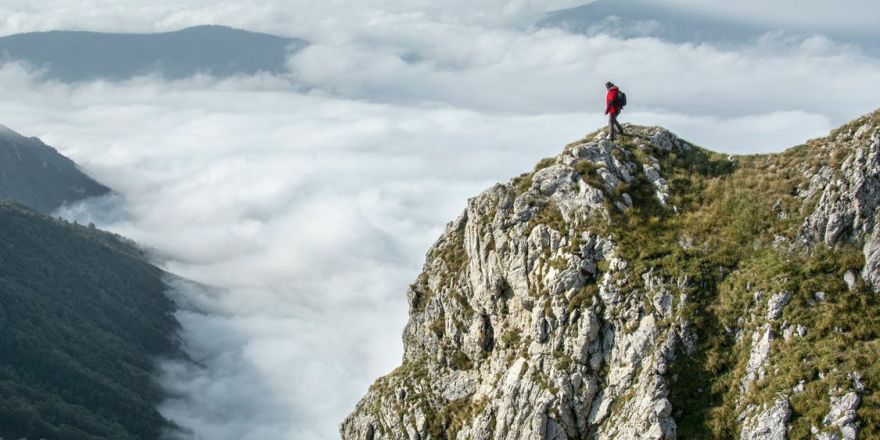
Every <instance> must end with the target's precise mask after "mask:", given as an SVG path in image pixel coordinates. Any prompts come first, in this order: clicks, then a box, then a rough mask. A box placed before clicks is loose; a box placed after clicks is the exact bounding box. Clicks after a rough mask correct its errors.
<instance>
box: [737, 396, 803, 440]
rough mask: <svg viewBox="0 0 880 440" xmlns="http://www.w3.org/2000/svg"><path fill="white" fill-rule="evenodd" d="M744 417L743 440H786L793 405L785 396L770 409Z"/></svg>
mask: <svg viewBox="0 0 880 440" xmlns="http://www.w3.org/2000/svg"><path fill="white" fill-rule="evenodd" d="M752 412H753V414H751V415H749V416H746V417H744V420H743V422H742V431H740V437H739V438H740V439H741V440H785V439H787V438H788V429H787V426H786V424H787V423H788V420H789V419H790V418H791V404H790V403H789V402H788V398H786V397H785V396H779V397H778V398H777V399H776V401H775V402H774V403H773V405H771V406H770V407H768V408H764V409H762V410H761V411H759V412H758V411H755V408H752Z"/></svg>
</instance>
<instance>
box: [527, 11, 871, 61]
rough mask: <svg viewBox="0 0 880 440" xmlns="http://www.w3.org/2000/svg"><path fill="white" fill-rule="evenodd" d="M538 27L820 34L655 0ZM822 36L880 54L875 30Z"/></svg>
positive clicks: (592, 31)
mask: <svg viewBox="0 0 880 440" xmlns="http://www.w3.org/2000/svg"><path fill="white" fill-rule="evenodd" d="M537 26H538V27H544V28H561V29H565V30H567V31H569V32H573V33H579V34H585V35H589V36H594V35H600V34H604V35H611V36H613V37H617V38H623V39H629V38H640V37H653V38H658V39H661V40H665V41H669V42H673V43H703V42H705V43H713V44H719V45H722V46H723V45H737V44H743V43H749V42H754V41H756V40H757V39H758V38H759V37H760V36H761V35H764V34H766V33H768V32H774V31H782V32H784V33H785V34H786V35H788V36H793V37H807V36H809V35H812V34H816V33H817V32H816V31H815V30H807V29H800V28H796V27H784V26H771V25H768V24H755V23H748V22H744V21H741V20H736V19H734V18H726V17H718V16H711V15H707V14H705V13H700V12H697V11H693V10H689V9H688V8H686V7H683V6H681V5H675V4H670V2H662V1H656V0H598V1H595V2H593V3H589V4H586V5H582V6H577V7H574V8H569V9H561V10H558V11H552V12H549V13H548V14H547V16H546V17H545V18H544V19H543V20H542V21H540V22H539V23H538V24H537ZM824 35H826V36H827V37H829V38H831V39H833V40H835V41H838V42H842V43H848V44H852V45H855V46H858V47H859V48H861V49H862V50H863V51H864V52H865V53H867V54H869V55H873V56H880V42H878V40H880V39H878V35H877V34H872V35H861V34H858V33H847V32H824Z"/></svg>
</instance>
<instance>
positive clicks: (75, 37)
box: [0, 25, 307, 82]
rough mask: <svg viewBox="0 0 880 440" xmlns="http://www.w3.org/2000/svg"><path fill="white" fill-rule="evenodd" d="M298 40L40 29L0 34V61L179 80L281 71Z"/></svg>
mask: <svg viewBox="0 0 880 440" xmlns="http://www.w3.org/2000/svg"><path fill="white" fill-rule="evenodd" d="M306 44H307V43H306V42H305V40H301V39H298V38H287V37H280V36H277V35H271V34H265V33H258V32H250V31H245V30H242V29H235V28H231V27H227V26H219V25H203V26H193V27H188V28H184V29H181V30H177V31H170V32H161V33H140V34H135V33H107V32H90V31H59V30H56V31H44V32H29V33H23V34H13V35H7V36H5V37H0V55H2V57H0V61H2V60H5V61H7V62H9V61H23V62H25V63H27V64H29V65H31V66H33V67H35V68H37V69H39V70H41V76H42V77H43V78H45V79H50V80H60V81H65V82H80V81H90V80H96V79H106V80H114V81H118V80H124V79H128V78H132V77H135V76H140V75H149V74H159V75H160V76H162V77H165V78H168V79H180V78H185V77H189V76H193V75H196V74H209V75H214V76H218V77H231V76H235V75H245V74H248V75H249V74H256V73H259V72H268V73H273V74H279V73H284V72H285V71H286V69H287V68H286V65H285V63H286V60H287V56H288V54H290V53H293V52H295V51H297V50H300V49H302V48H303V47H304V46H305V45H306Z"/></svg>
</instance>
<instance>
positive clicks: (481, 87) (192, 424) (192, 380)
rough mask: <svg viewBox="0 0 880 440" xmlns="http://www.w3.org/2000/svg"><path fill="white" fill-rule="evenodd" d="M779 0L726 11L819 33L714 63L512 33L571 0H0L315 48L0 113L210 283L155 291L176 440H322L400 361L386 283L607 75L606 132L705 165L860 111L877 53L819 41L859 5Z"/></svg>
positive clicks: (18, 83) (35, 18) (698, 52)
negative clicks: (168, 322) (634, 134)
mask: <svg viewBox="0 0 880 440" xmlns="http://www.w3.org/2000/svg"><path fill="white" fill-rule="evenodd" d="M669 1H675V2H677V3H682V4H685V3H686V4H687V5H686V7H699V8H703V9H705V10H706V11H707V13H712V14H731V13H734V11H732V10H729V9H726V8H725V7H724V6H718V3H720V2H711V3H710V4H711V5H713V6H699V5H697V4H696V2H692V1H689V0H669ZM794 3H795V2H776V3H774V4H773V5H772V6H765V2H758V1H745V2H737V3H736V4H737V7H738V9H737V12H736V13H737V14H741V16H742V17H744V19H749V20H758V19H765V18H766V17H780V18H779V20H788V19H789V18H788V17H789V16H791V17H796V18H792V20H796V21H797V22H798V23H799V24H801V25H803V26H805V27H807V28H809V29H815V33H816V34H817V35H814V36H813V37H810V38H808V39H797V40H791V39H788V38H785V37H784V36H779V35H768V36H766V37H765V38H762V39H760V40H759V41H758V42H756V43H754V44H750V45H748V46H747V47H742V48H738V49H736V50H732V49H719V48H716V47H713V46H711V45H705V44H682V45H675V44H670V43H665V42H662V41H657V40H653V39H637V40H628V41H623V40H617V39H614V38H610V37H606V36H601V35H600V36H596V37H591V38H587V37H584V36H579V35H571V34H567V33H565V32H562V31H559V30H552V29H549V30H536V29H534V28H532V27H530V24H531V23H533V22H534V21H535V20H537V19H539V18H540V17H541V16H542V14H543V12H544V11H545V10H549V9H556V8H563V7H569V6H574V5H576V4H578V2H574V1H550V2H548V1H540V2H539V1H526V0H522V1H501V0H489V1H483V2H479V3H474V2H471V1H464V0H455V1H448V2H436V1H427V0H419V1H408V2H403V1H378V0H373V1H366V2H358V4H357V5H352V4H351V2H343V1H339V0H331V1H320V2H318V1H302V0H301V1H277V0H276V1H272V0H268V1H264V2H259V4H256V5H255V4H250V3H246V2H239V1H221V2H216V1H207V0H181V1H175V2H164V1H162V0H158V1H154V2H151V3H144V2H141V1H134V0H116V1H112V2H110V1H97V0H64V1H61V0H48V1H45V2H32V1H23V0H5V1H4V2H3V3H2V4H0V34H9V33H15V32H24V31H33V30H48V29H86V30H101V31H126V32H144V31H165V30H174V29H179V28H181V27H185V26H189V25H196V24H225V25H232V26H237V27H241V28H245V29H248V30H256V31H264V32H272V33H277V34H282V35H287V36H298V37H303V38H307V39H309V40H310V41H312V42H313V45H312V46H311V47H309V48H308V49H306V50H304V51H302V52H300V53H299V54H297V55H296V56H294V57H292V58H291V59H290V60H288V65H289V66H290V72H289V73H288V74H286V75H281V76H278V77H273V76H265V75H264V76H254V77H242V78H235V79H228V80H222V81H221V80H215V79H211V78H205V77H196V78H189V79H185V80H180V81H174V82H168V81H163V80H160V79H158V78H155V77H143V78H136V79H132V80H130V81H125V82H120V83H108V82H95V83H88V84H78V85H70V84H59V83H46V82H44V81H42V80H41V79H40V77H39V72H38V71H36V70H35V69H33V68H32V67H29V66H22V65H18V64H6V65H4V66H2V67H0V123H3V124H5V125H8V126H10V127H11V128H13V129H15V130H17V131H19V132H21V133H23V134H25V135H28V136H39V137H41V138H42V139H43V140H44V141H46V142H47V143H49V144H51V145H53V146H55V147H56V148H58V149H59V150H60V151H61V152H62V153H64V154H66V155H68V156H70V157H72V158H73V159H74V160H76V161H77V162H78V163H79V164H81V165H82V166H83V168H84V169H86V170H87V171H88V172H89V173H91V174H92V175H94V176H95V177H96V178H98V180H100V181H102V182H103V183H105V184H107V185H109V186H111V187H113V188H114V189H116V190H117V192H118V194H119V196H118V197H116V198H114V199H112V200H102V201H99V202H95V203H90V204H88V205H85V206H77V207H72V208H71V209H69V210H67V211H66V212H65V215H67V216H70V217H73V218H79V219H81V220H83V221H90V220H94V221H95V222H96V223H98V225H100V226H102V227H104V228H107V229H110V230H113V231H116V232H119V233H122V234H124V235H126V236H129V237H131V238H133V239H135V240H137V241H138V242H140V243H142V244H143V245H144V246H147V247H148V248H150V249H151V250H152V251H153V252H154V254H155V258H156V261H157V263H158V264H161V265H162V266H163V267H165V268H166V269H168V270H170V271H172V272H174V273H176V274H178V275H180V276H182V277H185V278H188V279H190V280H194V281H196V282H199V283H204V284H206V285H210V286H212V287H211V288H208V289H203V288H200V287H197V286H194V285H192V284H188V283H184V282H173V286H174V290H173V292H172V294H173V295H174V296H175V298H177V299H178V301H179V302H180V304H181V305H182V306H184V308H183V310H182V311H181V312H180V313H179V319H180V320H181V322H182V323H183V325H184V334H183V336H184V339H185V342H186V344H187V345H186V348H187V350H188V351H189V352H190V354H191V355H192V356H193V357H194V358H195V359H197V360H198V361H199V362H200V367H195V366H192V365H183V364H178V363H170V362H166V363H164V364H163V365H164V366H163V374H162V377H161V380H162V382H163V384H165V385H166V386H167V387H168V388H169V390H171V391H173V392H174V398H171V399H169V400H168V401H167V402H166V403H165V404H163V406H162V408H161V409H162V411H163V413H164V414H165V415H166V416H168V417H170V418H172V419H173V420H174V421H175V422H177V423H178V424H180V425H181V426H183V427H185V428H187V429H189V430H190V431H191V432H192V436H191V438H195V439H210V440H215V439H220V440H224V439H230V440H232V439H235V440H238V439H254V440H256V439H267V438H273V439H274V438H278V439H331V438H337V437H338V434H337V426H338V423H339V422H340V421H341V420H342V419H343V418H344V417H345V415H347V413H349V412H350V411H351V410H352V409H353V407H354V405H355V403H356V401H357V399H358V398H359V397H360V396H362V395H363V394H364V392H365V391H366V388H367V386H368V385H369V384H370V383H371V382H372V381H373V380H374V379H375V378H376V377H378V376H380V375H382V374H385V373H387V372H389V371H390V370H391V369H392V368H394V367H395V366H396V365H397V364H398V363H399V361H400V354H401V353H402V348H401V342H400V335H401V332H402V330H403V325H404V323H405V320H406V302H405V290H406V286H407V285H408V284H409V283H410V282H412V281H413V280H414V279H415V277H416V275H417V274H418V271H419V268H420V266H421V264H422V262H423V260H424V254H425V251H426V250H427V247H428V246H429V245H430V244H431V243H432V242H433V241H434V240H435V239H436V238H437V236H438V235H439V233H440V231H441V230H442V228H443V226H444V225H445V223H446V222H448V221H450V220H452V219H453V218H454V217H455V216H457V215H458V214H459V213H460V212H461V210H462V209H463V208H464V206H465V203H466V199H467V198H468V197H471V196H474V195H476V194H478V193H479V192H480V191H482V190H483V189H485V188H487V187H489V186H490V185H491V184H492V183H494V182H496V181H502V180H507V179H508V178H510V177H512V176H515V175H518V174H519V173H521V172H524V171H527V170H529V169H531V168H532V166H533V165H534V163H536V162H537V161H538V160H539V159H540V158H542V157H546V156H551V155H555V154H557V153H558V152H559V151H560V150H561V148H562V146H563V145H565V144H567V143H569V142H571V141H573V140H575V139H577V138H579V137H581V136H583V135H584V134H585V133H588V132H591V131H593V130H595V129H597V128H599V127H601V126H602V125H603V124H604V122H605V120H604V118H603V115H602V110H603V103H602V99H603V98H604V88H603V84H604V82H605V81H606V80H608V79H612V80H614V81H616V82H617V83H619V84H621V85H622V86H623V87H624V89H625V90H626V91H627V94H628V96H629V100H630V105H629V106H628V107H627V109H626V111H625V112H624V113H623V115H622V116H621V119H622V121H623V122H636V123H639V124H644V125H652V124H659V125H663V126H666V127H669V128H671V129H673V130H674V131H676V132H677V133H678V134H679V135H681V136H682V137H685V138H688V139H690V140H692V141H695V142H697V143H699V144H702V145H704V146H706V147H709V148H712V149H716V150H720V151H725V152H729V153H742V152H766V151H779V150H781V149H783V148H785V147H787V146H791V145H795V144H798V143H800V142H803V141H804V140H806V139H808V138H811V137H816V136H821V135H824V134H826V133H827V132H828V130H830V129H831V128H833V127H835V126H837V125H839V124H841V123H844V122H846V121H848V120H850V119H853V118H855V117H857V116H858V115H860V114H863V113H866V112H868V111H871V110H874V109H875V108H877V107H880V91H878V88H877V87H876V85H877V84H878V83H880V60H877V59H875V58H871V57H868V56H865V55H864V54H862V53H861V52H859V51H858V50H856V49H854V48H852V47H845V46H841V45H839V44H837V43H835V42H834V41H831V40H829V39H827V38H824V37H823V36H822V35H821V32H822V29H826V28H828V26H840V25H843V24H846V23H851V24H852V26H853V27H854V28H857V29H861V30H863V31H870V28H869V26H870V24H871V23H874V22H876V21H877V20H876V19H877V18H878V9H880V7H878V6H877V5H876V2H867V1H853V2H834V3H832V2H816V1H798V2H796V3H797V7H796V8H795V7H794V6H792V5H794ZM832 4H833V5H846V6H847V7H840V6H836V7H835V8H834V9H833V11H832V12H826V11H828V10H829V9H827V8H829V7H830V5H832ZM780 5H788V6H787V8H789V9H786V8H785V7H783V6H780ZM794 9H796V10H797V12H798V13H797V14H793V13H786V12H787V11H792V10H794ZM185 438H186V437H185Z"/></svg>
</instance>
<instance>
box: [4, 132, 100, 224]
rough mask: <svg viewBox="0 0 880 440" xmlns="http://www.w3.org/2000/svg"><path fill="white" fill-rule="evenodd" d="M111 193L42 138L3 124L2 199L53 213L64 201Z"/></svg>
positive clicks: (68, 201)
mask: <svg viewBox="0 0 880 440" xmlns="http://www.w3.org/2000/svg"><path fill="white" fill-rule="evenodd" d="M109 192H110V189H109V188H107V187H106V186H104V185H102V184H100V183H98V182H96V181H95V180H94V179H92V178H91V177H89V176H88V175H86V174H85V173H83V172H82V171H81V170H80V168H79V166H78V165H77V164H76V163H74V162H73V161H72V160H70V159H69V158H67V157H65V156H63V155H61V154H60V153H58V150H56V149H55V148H53V147H51V146H49V145H46V144H45V143H43V141H41V140H40V139H39V138H36V137H30V138H28V137H25V136H22V135H21V134H19V133H17V132H15V131H14V130H12V129H11V128H9V127H7V126H5V125H2V124H0V199H4V198H5V199H12V200H16V201H18V202H19V203H22V204H24V205H27V206H29V207H31V208H32V209H36V210H38V211H41V212H43V213H51V212H52V211H54V210H55V209H57V208H59V207H60V206H62V205H63V204H65V203H70V202H75V201H78V200H81V199H85V198H88V197H96V196H101V195H104V194H107V193H109Z"/></svg>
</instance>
